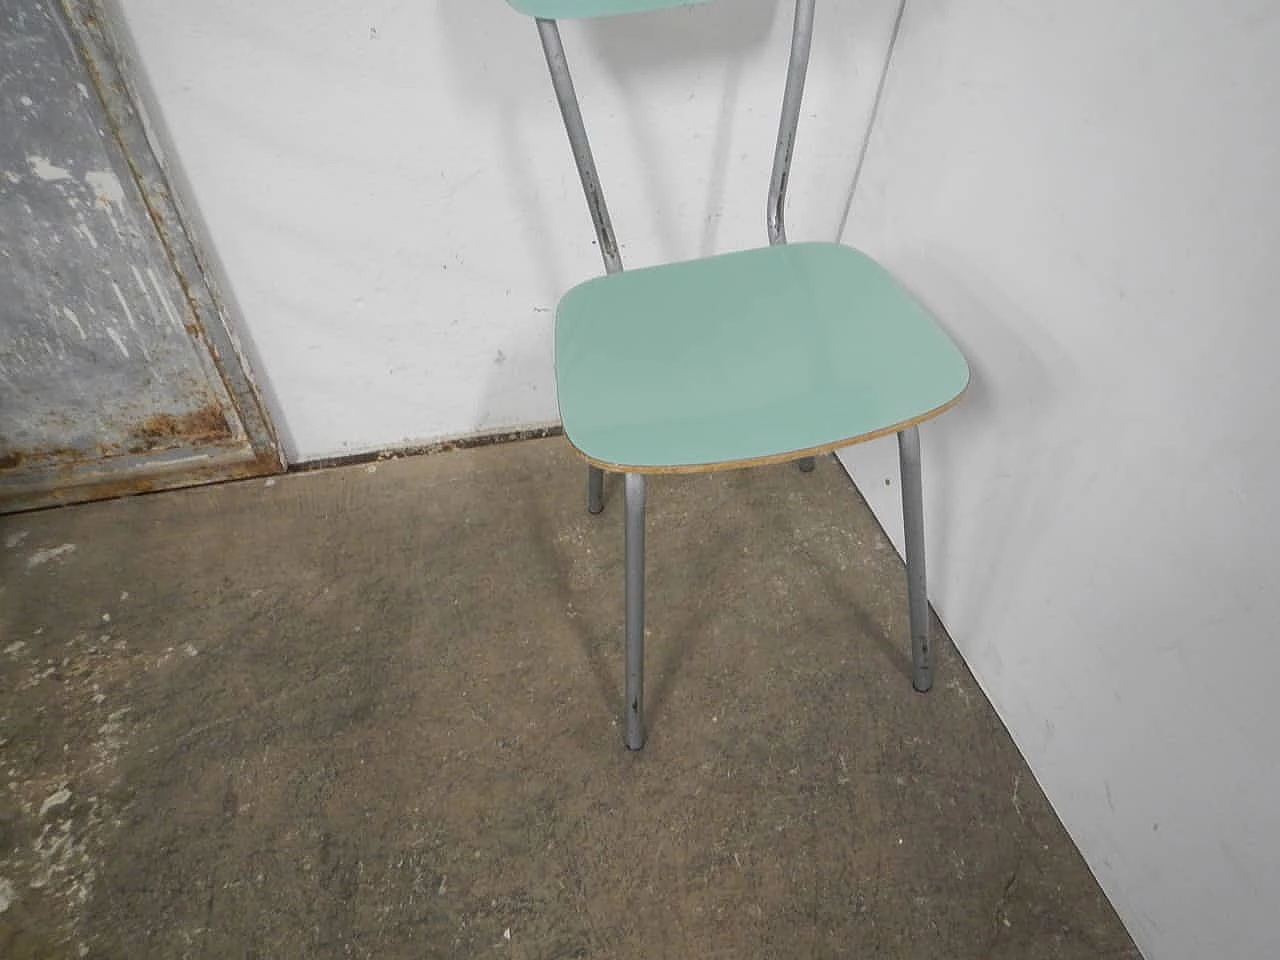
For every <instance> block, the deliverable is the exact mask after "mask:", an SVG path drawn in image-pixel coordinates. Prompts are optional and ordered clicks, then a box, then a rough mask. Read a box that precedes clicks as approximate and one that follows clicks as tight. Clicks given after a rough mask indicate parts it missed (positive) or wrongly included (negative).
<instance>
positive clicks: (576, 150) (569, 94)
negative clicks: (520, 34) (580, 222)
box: [537, 19, 622, 273]
mask: <svg viewBox="0 0 1280 960" xmlns="http://www.w3.org/2000/svg"><path fill="white" fill-rule="evenodd" d="M537 23H538V35H539V36H540V37H541V38H542V52H543V53H544V54H546V57H547V68H548V69H549V70H550V71H551V83H552V84H553V85H554V86H555V90H556V101H557V102H558V103H559V104H560V116H561V117H563V118H564V129H565V132H566V133H567V134H568V135H569V146H570V147H572V148H573V162H574V163H575V164H576V165H577V167H578V176H579V177H580V178H581V179H582V192H583V194H584V195H585V196H586V198H587V208H588V209H589V210H590V211H591V221H592V223H594V224H595V228H596V239H597V240H598V241H599V242H600V256H601V257H602V258H603V260H604V268H605V271H606V272H607V273H618V272H619V271H621V270H622V255H621V254H620V253H619V252H618V241H617V238H616V237H615V236H614V235H613V223H612V221H610V219H609V208H608V207H607V206H606V205H605V202H604V190H603V189H602V188H601V186H600V176H599V174H598V173H596V161H595V158H594V157H593V156H592V154H591V143H590V141H588V140H587V127H586V124H584V123H583V121H582V108H581V107H580V106H579V105H578V94H577V92H576V91H575V90H574V88H573V77H572V76H571V75H570V73H569V61H568V60H567V59H565V55H564V44H563V43H562V42H561V40H560V28H559V26H558V25H557V24H556V22H555V21H554V20H542V19H539V20H538V21H537Z"/></svg>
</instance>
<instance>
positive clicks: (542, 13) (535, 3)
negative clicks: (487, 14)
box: [454, 0, 708, 20]
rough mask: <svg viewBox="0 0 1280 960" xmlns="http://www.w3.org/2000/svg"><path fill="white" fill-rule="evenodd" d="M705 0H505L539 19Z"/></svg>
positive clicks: (615, 12) (580, 17) (635, 10)
mask: <svg viewBox="0 0 1280 960" xmlns="http://www.w3.org/2000/svg"><path fill="white" fill-rule="evenodd" d="M454 2H460V0H454ZM470 2H475V0H470ZM707 2H708V0H507V3H509V4H511V6H513V7H515V9H516V10H518V11H520V13H523V14H526V15H527V16H530V17H538V18H539V19H542V20H587V19H591V18H594V17H612V16H616V15H618V14H620V13H643V12H644V11H646V10H665V9H666V8H667V7H692V6H696V5H697V4H699V3H707Z"/></svg>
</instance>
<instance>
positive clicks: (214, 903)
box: [0, 439, 1139, 960]
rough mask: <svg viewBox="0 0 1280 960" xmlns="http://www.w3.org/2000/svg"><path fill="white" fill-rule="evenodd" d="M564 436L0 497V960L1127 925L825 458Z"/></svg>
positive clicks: (820, 948)
mask: <svg viewBox="0 0 1280 960" xmlns="http://www.w3.org/2000/svg"><path fill="white" fill-rule="evenodd" d="M583 481H584V474H583V470H582V468H581V466H580V464H579V463H578V462H577V461H576V460H575V459H574V458H573V457H572V455H571V454H570V452H569V451H568V449H567V445H566V444H565V443H564V441H562V440H559V439H553V440H546V441H538V442H530V443H520V444H511V445H507V446H502V447H491V448H487V449H481V450H473V451H468V452H460V453H449V454H443V455H439V456H434V457H427V458H419V459H407V460H399V461H386V462H382V463H379V464H377V465H370V466H358V467H351V468H344V469H336V470H329V471H321V472H315V473H310V474H301V475H294V476H289V477H285V478H280V479H278V480H275V481H265V482H264V481H261V480H258V481H251V482H246V483H240V484H234V485H225V486H220V487H208V488H203V489H196V490H188V491H181V492H176V493H168V494H159V495H155V496H150V497H138V498H133V499H127V500H119V501H114V502H109V503H100V504H92V505H87V506H81V507H72V508H64V509H60V510H56V511H49V512H44V513H37V514H27V515H21V516H14V517H9V518H6V519H3V520H0V541H3V544H4V549H3V550H0V577H2V581H0V583H2V585H0V631H2V633H0V770H2V771H3V774H4V776H3V777H0V781H2V782H0V956H4V957H9V958H18V957H46V956H47V957H57V956H68V957H76V956H88V957H101V958H141V957H166V958H167V957H209V958H226V957H270V958H276V957H306V958H317V957H378V958H387V957H415V958H416V957H479V956H495V957H502V956H511V957H519V958H548V960H551V958H568V957H645V958H652V957H673V958H715V957H726V958H727V957H733V958H752V957H919V958H930V960H936V958H1018V960H1041V958H1044V960H1048V958H1080V960H1084V958H1089V960H1098V958H1113V960H1119V958H1137V957H1138V956H1139V955H1138V953H1137V951H1136V950H1135V949H1134V948H1133V946H1132V944H1131V943H1130V941H1129V939H1128V937H1127V936H1126V934H1125V932H1124V930H1123V928H1122V927H1121V925H1120V924H1119V922H1118V921H1117V919H1116V917H1115V915H1114V913H1113V912H1112V910H1111V908H1110V906H1109V905H1108V904H1107V902H1106V900H1105V899H1104V898H1103V896H1102V894H1101V893H1100V892H1099V890H1098V888H1097V886H1096V884H1095V882H1094V880H1093V879H1092V877H1091V876H1090V874H1089V872H1088V870H1087V868H1086V867H1085V865H1084V863H1083V862H1082V860H1081V859H1080V857H1079V855H1078V854H1077V852H1076V851H1075V849H1074V848H1073V846H1072V845H1071V843H1070V841H1069V840H1068V838H1067V837H1066V835H1065V834H1064V832H1063V830H1062V828H1061V826H1060V824H1059V823H1058V821H1057V819H1056V818H1055V816H1054V815H1053V813H1052V811H1051V809H1050V808H1049V806H1048V804H1047V803H1046V801H1045V799H1044V797H1043V795H1042V794H1041V792H1040V790H1039V789H1038V787H1037V786H1036V782H1035V780H1034V779H1033V778H1032V776H1031V774H1030V773H1029V772H1028V770H1027V768H1026V767H1025V765H1024V764H1023V762H1022V760H1021V758H1020V757H1019V755H1018V753H1017V751H1016V750H1015V748H1014V747H1013V745H1012V743H1011V741H1010V739H1009V737H1008V735H1007V734H1006V732H1005V731H1004V729H1003V728H1002V726H1001V724H1000V722H999V720H998V719H997V718H996V716H995V715H994V713H993V712H992V710H991V707H990V706H989V705H988V703H987V702H986V700H985V699H984V697H983V695H982V693H981V692H980V691H979V689H978V687H977V686H976V685H975V683H974V681H973V679H972V678H971V677H970V675H969V673H968V672H967V670H966V669H965V666H964V664H963V663H962V661H961V660H960V659H959V658H958V657H957V656H956V654H955V653H954V651H953V649H952V647H951V645H950V643H949V642H946V640H945V638H943V637H939V640H940V642H939V644H938V674H937V675H938V682H937V686H936V687H935V690H934V692H933V693H932V694H930V695H928V696H921V695H918V694H915V693H913V692H912V691H911V689H910V685H909V682H908V679H907V668H908V660H907V644H906V616H905V612H906V600H905V583H904V576H903V571H902V567H901V564H900V562H899V560H898V558H897V556H896V554H895V553H894V552H893V550H892V548H891V547H890V546H889V545H888V543H887V542H886V541H885V539H884V537H883V535H882V534H881V532H880V530H879V528H878V527H877V525H876V523H875V520H874V519H873V518H872V517H871V515H870V514H869V513H868V512H867V510H866V509H865V507H863V506H862V505H861V503H860V502H859V500H858V498H857V496H856V494H855V493H854V492H853V491H852V488H851V486H850V484H849V481H848V479H847V478H846V477H845V476H844V474H843V472H842V471H841V470H840V468H839V466H838V465H837V464H836V463H835V462H834V461H833V460H831V459H830V458H823V459H822V460H820V461H819V464H818V469H817V471H816V472H815V473H814V474H812V475H809V476H804V475H801V474H800V473H798V472H797V471H796V470H795V469H794V468H792V467H777V468H766V469H760V470H755V471H746V472H737V473H729V474H720V475H715V476H699V477H688V478H675V477H672V478H665V477H664V478H657V479H654V480H652V481H651V487H650V524H649V541H650V542H649V547H650V553H649V556H650V564H649V589H650V594H649V599H650V603H649V610H650V627H651V636H650V641H649V651H648V664H649V684H648V703H649V711H650V715H649V721H650V739H649V744H648V747H647V748H646V749H645V750H644V751H643V752H642V753H638V754H630V753H628V752H626V751H625V750H624V749H623V747H622V740H621V729H620V727H619V715H620V710H621V676H622V663H621V629H622V628H621V623H622V620H621V609H622V608H621V602H622V570H621V546H622V539H621V536H622V530H621V510H620V507H621V489H620V485H614V486H611V488H610V497H611V499H610V503H609V505H608V508H607V510H606V512H605V514H604V515H603V516H601V517H594V518H593V517H589V516H587V515H586V513H585V511H584V510H583V505H582V492H583Z"/></svg>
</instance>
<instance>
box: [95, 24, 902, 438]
mask: <svg viewBox="0 0 1280 960" xmlns="http://www.w3.org/2000/svg"><path fill="white" fill-rule="evenodd" d="M116 6H117V7H118V10H119V13H120V14H122V17H121V16H119V15H118V17H117V19H119V20H122V22H123V24H124V25H125V27H126V28H127V33H128V34H129V35H130V40H131V42H132V45H133V46H134V48H135V49H136V51H137V54H138V56H137V59H136V63H135V69H136V70H138V72H140V74H141V75H142V79H143V80H144V81H145V82H146V83H147V84H148V85H149V87H150V94H149V96H148V99H149V100H150V101H151V102H152V106H153V111H152V112H153V113H154V114H155V117H154V119H155V120H156V121H157V122H156V126H157V127H158V128H159V129H160V131H161V139H162V141H167V148H166V150H165V152H166V154H167V157H168V160H169V164H170V167H171V168H172V169H173V171H174V172H175V174H176V175H177V177H178V180H179V181H180V186H181V187H182V193H183V194H184V195H185V196H186V197H187V198H188V199H189V200H191V201H193V202H194V205H195V207H196V208H197V210H198V214H199V218H200V219H201V220H202V221H203V224H204V228H205V230H206V232H207V234H208V238H207V239H208V243H207V245H208V246H209V247H210V248H211V249H212V250H214V251H215V252H216V256H217V258H218V259H219V260H220V261H221V263H220V266H219V267H218V270H217V272H218V274H219V275H220V286H221V288H222V290H223V292H224V294H225V296H226V299H227V300H228V301H229V302H230V303H231V305H232V307H233V309H234V312H235V314H236V315H237V316H236V319H237V320H238V323H239V327H240V330H241V333H242V338H243V340H244V341H245V344H246V349H247V352H248V353H249V355H250V358H251V360H252V361H253V364H254V366H255V368H256V369H257V372H258V375H259V377H260V379H261V380H262V381H263V383H264V385H265V387H266V391H267V394H268V402H269V405H270V406H271V407H272V408H273V413H274V416H275V419H276V422H277V426H278V427H280V428H281V430H282V434H283V436H284V439H285V443H286V446H287V453H288V455H289V457H290V459H291V460H293V461H298V460H310V459H317V458H322V457H327V456H333V455H342V454H348V453H355V452H360V451H367V450H375V449H381V448H385V447H391V446H400V445H404V444H416V443H425V442H429V441H432V440H436V439H440V438H444V437H454V436H460V435H467V434H475V433H480V432H488V431H493V430H500V429H509V428H512V427H521V426H530V425H537V424H542V423H547V422H550V421H554V420H555V419H556V415H557V414H556V405H555V397H554V388H553V383H552V375H551V364H552V358H551V336H550V328H551V321H552V313H551V311H552V308H553V307H554V305H555V303H556V301H557V299H558V298H559V296H560V294H561V293H563V292H564V291H565V290H566V289H567V288H568V287H569V286H571V285H572V284H573V283H574V282H576V281H578V280H580V279H585V278H586V277H588V276H591V275H593V274H595V273H598V272H600V271H601V266H600V260H599V257H598V255H597V254H596V252H595V249H594V243H593V234H592V230H591V224H590V220H589V218H588V216H587V213H586V207H585V203H584V201H583V199H582V196H581V191H580V188H579V186H578V183H577V179H576V173H575V172H574V169H573V165H572V161H571V158H570V154H569V150H568V145H567V142H566V140H565V136H564V132H563V129H562V128H561V126H560V118H559V114H558V112H557V110H556V107H555V101H554V99H553V97H552V95H551V87H550V82H549V80H548V78H547V75H546V66H545V64H544V62H543V60H542V53H541V49H540V47H539V45H538V41H537V34H536V32H535V30H534V28H533V25H532V23H531V22H530V21H528V20H527V19H525V18H524V17H522V16H519V15H517V14H516V13H514V12H513V11H511V10H510V9H509V8H508V7H507V6H506V4H505V3H502V2H501V0H483V2H481V0H415V2H406V0H359V2H355V0H274V2H271V3H259V2H255V0H219V2H208V0H116ZM896 10H897V3H896V0H875V2H871V3H859V4H840V5H837V4H827V5H824V9H823V10H822V11H821V17H820V24H821V26H822V28H823V30H822V33H821V35H820V37H819V39H818V42H817V45H816V47H815V50H814V58H813V66H812V73H811V82H810V89H809V97H808V100H807V111H806V113H807V116H806V120H805V126H804V129H803V131H802V139H801V143H800V148H799V154H798V158H797V167H796V179H795V188H794V192H795V195H794V203H793V208H792V222H793V233H794V235H795V236H796V237H801V238H826V239H834V238H835V236H836V234H837V233H838V231H839V224H840V222H841V218H842V216H843V214H844V211H845V209H846V207H847V200H848V194H849V190H850V186H851V182H850V181H851V175H852V158H853V157H854V156H855V155H856V153H857V150H858V147H859V145H860V143H861V141H862V137H863V133H864V125H865V122H866V117H867V115H868V112H869V108H870V103H871V100H872V92H873V88H874V84H875V81H876V80H877V79H878V77H879V72H880V69H881V66H882V63H883V59H884V55H885V51H886V49H887V41H888V36H889V32H890V28H891V25H892V21H893V17H894V15H895V13H896ZM790 16H791V4H790V3H789V2H777V0H735V2H732V3H723V4H710V5H708V6H705V7H701V8H696V9H692V10H678V11H673V12H669V13H666V14H660V15H657V16H641V17H634V18H627V20H626V21H614V22H610V23H595V24H588V25H583V24H569V25H566V26H565V29H564V33H565V42H566V46H567V48H568V51H569V57H570V64H571V66H575V67H576V74H577V82H578V87H579V91H580V93H581V95H582V97H583V100H584V109H585V112H586V116H587V123H588V129H589V131H590V132H591V134H592V136H593V139H594V142H595V145H596V150H597V154H598V160H599V165H600V169H601V175H602V176H603V178H604V182H605V187H606V193H607V196H608V197H609V200H610V204H611V207H612V208H613V214H614V223H615V226H616V227H617V229H618V232H619V236H620V239H621V241H622V243H623V253H624V257H625V258H626V259H627V261H628V263H629V264H631V265H640V264H644V263H651V262H655V261H658V260H661V259H665V258H676V257H689V256H693V255H697V254H701V253H707V252H712V251H720V250H727V249H735V248H741V247H747V246H754V245H758V244H760V243H762V242H763V241H764V195H765V191H766V187H767V181H768V175H769V165H770V162H771V159H772V157H771V151H772V146H773V138H774V134H775V131H776V123H777V108H778V104H779V102H780V100H781V93H782V80H783V76H784V72H785V66H786V62H785V57H786V45H787V41H788V37H789V30H790ZM850 91H856V93H855V95H853V96H850Z"/></svg>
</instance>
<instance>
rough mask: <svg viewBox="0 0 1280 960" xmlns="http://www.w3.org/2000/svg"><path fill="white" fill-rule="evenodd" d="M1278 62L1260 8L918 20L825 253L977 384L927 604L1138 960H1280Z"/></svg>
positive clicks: (877, 469)
mask: <svg viewBox="0 0 1280 960" xmlns="http://www.w3.org/2000/svg"><path fill="white" fill-rule="evenodd" d="M1277 50H1280V7H1277V6H1276V4H1274V3H1273V2H1270V0H1231V2H1229V3H1216V2H1211V0H1131V2H1128V3H1115V2H1111V0H1080V2H1077V3H1071V4H1010V3H1006V2H1000V0H967V2H965V3H952V2H948V0H911V2H910V3H909V4H908V7H907V16H906V19H905V21H904V25H903V32H902V35H901V37H900V40H899V45H898V48H897V53H896V54H895V57H894V61H893V67H892V70H891V72H890V76H889V80H888V84H887V89H886V95H885V99H884V103H883V107H882V112H881V115H880V120H879V122H878V124H877V129H876V130H875V132H874V135H873V140H872V144H871V148H870V153H869V157H868V165H867V169H866V172H865V174H864V177H863V180H862V183H861V186H860V188H859V190H858V193H857V196H856V197H855V203H854V206H853V210H852V219H851V227H850V230H849V232H848V234H847V239H848V240H849V241H850V242H853V243H855V244H858V245H862V246H864V247H866V248H868V249H869V250H870V251H872V252H873V253H875V254H877V255H879V256H880V257H881V258H882V259H883V260H884V261H885V262H886V263H887V264H888V265H889V266H890V267H891V268H892V269H894V270H895V272H897V273H898V274H899V275H900V276H901V277H902V278H903V279H904V280H905V281H906V282H907V283H908V285H909V286H910V287H912V288H913V290H914V291H916V292H917V294H918V295H919V296H920V298H921V299H922V300H923V301H924V302H926V303H927V304H929V305H930V306H932V307H933V308H934V309H935V310H936V311H937V313H938V314H939V315H940V316H941V317H942V318H943V319H944V321H945V323H946V324H947V326H948V327H950V329H952V330H953V331H954V333H955V335H956V337H957V338H958V339H959V341H960V342H961V343H962V345H963V346H964V348H965V349H966V352H967V353H968V355H969V356H970V358H971V361H972V366H973V370H974V381H973V386H972V389H971V391H970V394H969V396H968V398H967V399H966V400H965V401H964V402H963V403H962V404H961V406H960V407H959V408H957V410H956V411H955V412H954V413H953V414H949V415H948V416H947V417H945V418H943V419H942V420H939V421H938V422H937V423H936V424H931V425H929V426H928V427H926V428H925V430H924V432H923V434H924V441H925V470H926V490H927V491H928V504H927V509H928V517H929V519H930V521H931V526H930V528H929V533H928V546H929V550H930V551H931V556H930V560H931V564H932V574H933V578H932V582H931V594H932V597H933V599H934V601H935V604H936V606H937V607H938V609H939V611H940V613H941V616H942V618H943V620H944V621H945V622H946V623H947V625H948V626H949V627H950V629H951V631H952V633H953V635H954V636H955V638H956V640H957V642H958V643H959V645H960V646H961V647H962V648H963V650H964V653H965V655H966V657H967V659H968V661H969V663H970V664H971V665H972V667H973V669H974V672H975V673H976V674H977V676H978V678H979V680H980V681H981V683H982V685H983V686H984V688H985V689H986V691H987V693H988V694H989V695H990V697H991V699H992V701H993V702H994V703H995V705H996V706H997V708H998V709H999V711H1000V713H1001V715H1002V717H1003V718H1004V720H1005V721H1006V723H1007V724H1008V725H1009V727H1010V729H1011V730H1012V732H1013V734H1014V736H1015V738H1016V740H1017V742H1018V745H1019V747H1020V748H1021V749H1022V750H1023V752H1024V753H1025V755H1026V757H1027V759H1028V760H1029V761H1030V763H1031V765H1032V767H1033V768H1034V770H1035V772H1036V774H1037V776H1038V777H1039V779H1040V780H1041V782H1042V784H1043V785H1044V787H1045V789H1046V791H1047V792H1048V794H1049V796H1050V798H1051V799H1052V801H1053V803H1054V805H1055V807H1056V808H1057V810H1058V811H1059V813H1060V814H1061V816H1062V817H1063V819H1064V820H1065V822H1066V824H1067V826H1068V828H1069V829H1070V831H1071V833H1072V836H1073V837H1074V838H1075V839H1076V841H1077V842H1078V844H1079V845H1080V846H1081V847H1082V848H1083V851H1084V853H1085V854H1086V856H1087V858H1088V861H1089V863H1090V865H1091V866H1092V867H1093V869H1094V871H1095V872H1096V874H1097V876H1098V878H1099V879H1100V880H1101V882H1102V884H1103V886H1104V888H1105V889H1106V891H1107V892H1108V894H1109V895H1110V896H1111V898H1112V899H1113V901H1114V902H1115V904H1116V906H1117V907H1118V909H1119V910H1120V912H1121V914H1122V916H1123V917H1124V919H1125V921H1126V923H1127V924H1128V926H1129V928H1130V930H1131V932H1132V933H1133V934H1134V936H1135V938H1136V940H1137V941H1138V943H1139V946H1140V947H1141V948H1142V949H1143V951H1144V953H1145V955H1146V956H1147V957H1149V958H1150V960H1183V958H1185V960H1203V958H1206V957H1223V958H1227V957H1230V958H1271V957H1275V956H1277V955H1278V952H1280V947H1277V944H1278V943H1280V934H1278V933H1277V928H1276V907H1277V905H1278V904H1280V802H1278V801H1277V796H1280V765H1278V764H1277V763H1276V760H1277V756H1278V753H1280V752H1278V751H1277V748H1276V746H1275V742H1276V730H1277V728H1278V727H1280V697H1277V694H1276V681H1277V675H1280V653H1278V652H1277V651H1278V646H1277V634H1278V633H1280V626H1278V624H1280V561H1278V560H1277V555H1278V551H1277V547H1276V538H1277V535H1278V534H1280V495H1278V494H1277V492H1276V491H1277V489H1278V481H1277V475H1278V471H1280V443H1278V442H1277V439H1276V422H1275V421H1276V414H1277V413H1280V387H1278V386H1277V378H1276V375H1275V372H1274V371H1275V364H1276V357H1277V355H1280V316H1278V315H1277V314H1278V312H1280V311H1278V309H1277V306H1278V305H1280V269H1278V268H1277V255H1278V254H1280V190H1277V186H1276V185H1277V172H1278V171H1280V112H1278V111H1280V59H1277V57H1276V51H1277ZM847 462H848V464H849V465H850V466H851V468H852V472H853V473H854V475H855V477H856V478H857V480H858V481H859V485H860V487H861V488H862V489H863V490H864V491H865V492H866V493H867V494H868V496H869V498H870V499H871V501H872V503H873V506H874V507H875V509H876V510H877V512H878V513H879V515H880V516H881V518H882V519H883V520H884V521H885V522H886V524H887V525H888V526H889V527H890V528H891V529H892V530H893V531H894V536H895V537H896V536H898V535H899V534H898V531H899V529H900V527H901V523H900V520H899V519H898V514H897V512H898V501H897V481H896V476H897V473H896V462H895V460H894V448H893V444H892V443H883V442H878V443H876V444H871V445H868V446H867V447H864V448H859V449H856V450H854V451H851V452H850V454H849V455H848V457H847ZM887 477H892V478H894V480H893V485H892V487H891V488H886V486H885V483H884V481H885V478H887Z"/></svg>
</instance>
